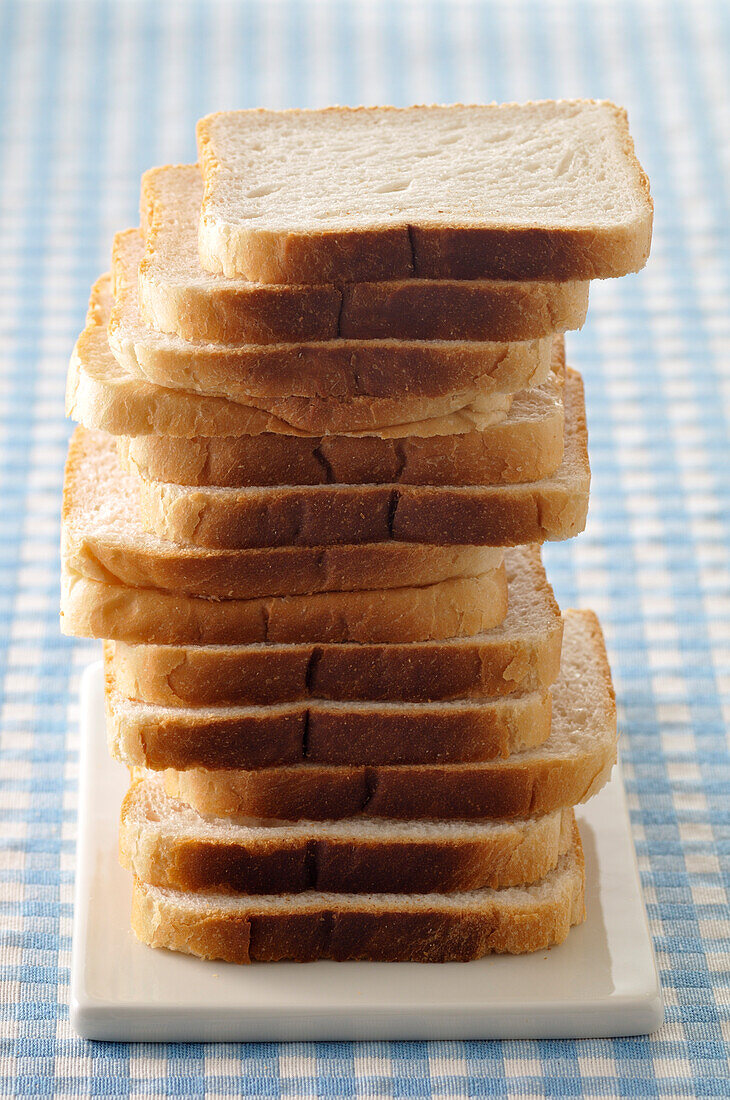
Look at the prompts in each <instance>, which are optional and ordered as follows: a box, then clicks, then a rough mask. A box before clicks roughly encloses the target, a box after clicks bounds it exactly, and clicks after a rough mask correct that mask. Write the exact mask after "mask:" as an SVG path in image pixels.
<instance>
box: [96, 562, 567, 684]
mask: <svg viewBox="0 0 730 1100" xmlns="http://www.w3.org/2000/svg"><path fill="white" fill-rule="evenodd" d="M505 568H506V572H507V578H508V583H509V591H508V596H507V615H506V617H505V620H504V622H503V623H502V624H501V625H500V626H498V627H495V628H493V629H492V630H491V631H489V632H488V633H484V634H480V635H478V636H477V637H474V638H470V639H468V640H467V639H463V640H461V639H458V640H457V639H455V640H452V641H449V642H409V643H405V644H398V643H395V642H390V643H388V644H387V645H372V644H367V643H363V642H361V643H359V644H357V645H352V644H350V643H345V644H342V645H338V644H323V645H322V644H320V645H315V644H308V645H302V644H299V645H295V644H290V645H264V646H261V645H259V646H234V647H230V648H225V647H210V646H179V645H170V646H155V645H128V644H126V643H124V642H107V643H106V644H107V646H108V647H109V649H110V650H111V651H112V653H113V660H114V670H115V676H116V679H117V684H118V687H119V690H120V692H121V693H122V694H123V695H125V696H127V697H128V698H130V699H139V700H142V701H144V702H147V703H157V704H160V705H162V706H211V705H212V706H247V705H253V706H256V705H265V704H267V703H280V702H290V701H293V700H296V699H307V698H320V699H373V700H377V699H380V700H384V701H386V700H391V701H393V700H402V701H412V702H426V701H429V700H437V699H459V698H483V697H485V696H496V695H509V694H511V693H513V692H518V691H522V692H527V691H538V690H541V689H544V688H547V687H549V686H550V685H551V684H552V683H553V682H554V680H555V679H556V677H557V675H558V671H559V668H560V647H561V642H562V637H563V623H562V619H561V617H560V611H559V609H558V605H557V603H556V602H555V598H554V596H553V592H552V589H551V587H550V585H549V584H548V581H547V578H546V576H545V572H544V570H543V568H542V563H541V561H540V550H539V548H538V547H535V546H533V547H521V548H520V549H519V550H516V551H509V552H508V553H507V554H506V555H505ZM515 586H518V587H515ZM523 586H524V587H525V588H526V593H525V594H523V592H522V591H521V590H522V588H523ZM528 607H529V608H530V609H531V610H532V611H535V609H537V615H536V621H534V622H532V621H525V620H524V616H523V617H522V618H520V617H519V615H520V611H521V609H526V608H528Z"/></svg>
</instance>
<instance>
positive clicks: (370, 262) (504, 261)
mask: <svg viewBox="0 0 730 1100" xmlns="http://www.w3.org/2000/svg"><path fill="white" fill-rule="evenodd" d="M585 102H595V101H585ZM459 106H460V105H459ZM504 106H508V105H504ZM525 106H528V105H525ZM606 106H607V107H608V108H609V109H610V110H611V112H612V114H613V116H614V121H615V125H616V127H617V130H618V133H619V136H620V140H621V142H622V145H623V150H624V154H625V156H626V158H627V161H628V162H629V164H630V165H631V169H632V172H633V174H634V177H635V183H636V186H637V188H638V189H639V191H640V192H641V193H642V196H643V199H644V212H643V214H642V216H641V217H640V218H639V219H638V220H637V221H636V223H635V224H631V225H620V224H617V225H613V226H604V227H601V228H599V227H597V226H589V227H585V228H580V227H575V228H571V227H564V226H553V227H550V226H544V225H542V226H541V225H539V224H535V225H531V226H529V225H528V226H512V227H509V226H493V227H492V226H489V225H485V224H480V223H479V222H474V223H471V224H469V223H468V222H467V224H464V225H456V224H454V225H443V224H437V223H429V219H428V218H424V219H423V221H422V222H419V224H413V223H405V224H397V222H395V223H394V221H393V220H390V221H387V222H385V221H384V223H383V224H381V225H377V224H372V225H370V226H368V227H352V228H342V229H337V230H332V229H327V228H323V229H322V230H320V231H319V232H317V233H313V232H310V231H306V232H297V231H296V229H292V228H289V229H286V230H282V231H280V232H277V231H273V230H265V229H257V228H255V222H254V223H250V222H249V223H238V224H235V223H226V222H221V221H220V220H218V219H217V218H216V217H215V215H214V214H211V213H210V212H209V204H210V202H211V196H212V195H213V194H214V193H215V187H216V182H217V176H218V175H219V174H220V173H221V171H222V168H223V166H222V164H221V161H220V159H219V157H218V155H217V153H216V151H215V142H214V139H213V136H212V132H211V131H212V126H213V125H214V122H215V119H216V117H217V116H216V115H208V116H207V117H206V118H203V119H200V121H199V122H198V125H197V137H198V156H199V160H200V164H201V170H202V172H203V178H204V185H205V187H204V195H203V206H202V211H201V220H200V238H199V246H200V259H201V263H202V264H203V266H204V267H205V268H206V269H207V270H208V271H212V272H216V271H223V272H225V273H226V274H227V275H228V276H234V275H242V276H245V277H246V278H248V279H252V280H254V281H256V282H262V283H338V282H366V281H370V280H374V281H381V280H394V279H404V278H412V277H414V276H417V277H420V278H430V279H477V278H485V279H492V278H496V279H518V280H520V279H551V280H556V281H558V282H561V281H564V280H567V279H603V278H612V277H615V276H621V275H626V274H628V273H629V272H632V271H638V270H640V268H642V267H643V266H644V264H645V263H646V260H647V258H648V256H649V249H650V246H651V234H652V217H653V204H652V200H651V196H650V194H649V181H648V179H647V176H646V174H645V172H644V171H643V169H642V167H641V165H640V164H639V162H638V160H637V158H636V154H635V151H634V143H633V140H632V138H631V136H630V134H629V129H628V118H627V115H626V112H625V111H624V110H622V109H621V108H618V107H615V106H614V105H613V104H606ZM424 109H425V110H427V109H428V108H423V107H411V108H408V110H410V111H413V112H418V111H423V110H424ZM326 110H327V111H328V112H340V113H341V114H343V115H344V114H346V113H348V112H351V111H352V110H361V111H366V110H368V108H354V109H353V108H340V107H331V108H326ZM379 110H381V111H385V110H396V108H379ZM220 113H221V114H224V113H225V112H220Z"/></svg>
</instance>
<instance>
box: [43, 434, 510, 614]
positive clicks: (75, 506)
mask: <svg viewBox="0 0 730 1100" xmlns="http://www.w3.org/2000/svg"><path fill="white" fill-rule="evenodd" d="M62 553H63V557H64V561H65V563H66V566H67V568H69V569H71V570H73V571H74V572H76V573H80V574H82V575H83V576H86V577H89V578H90V579H92V580H97V581H102V582H104V583H110V584H115V583H119V582H121V583H123V584H128V585H133V586H135V587H139V588H159V589H163V590H165V591H169V592H173V593H178V594H184V595H190V596H208V597H213V598H218V599H252V598H255V597H259V596H292V595H304V594H306V595H309V594H312V593H315V592H338V591H340V592H342V591H348V590H362V589H370V588H377V589H384V588H398V587H402V586H404V585H428V584H434V583H436V582H438V581H442V580H448V579H449V578H452V577H458V576H474V575H477V574H479V573H484V572H485V571H487V570H490V569H500V568H501V560H502V555H501V551H499V550H495V549H492V548H489V547H479V546H460V547H446V546H425V545H416V544H407V543H400V544H399V543H393V542H386V543H369V544H363V545H360V546H325V547H275V548H272V549H266V550H261V549H259V550H208V549H203V548H198V547H195V546H189V545H187V544H183V543H177V542H168V541H167V540H164V539H160V538H157V537H156V536H154V535H151V534H148V533H147V532H146V531H144V530H143V528H142V526H141V524H140V522H139V500H138V493H137V488H136V484H135V479H134V478H133V477H132V476H130V475H129V474H125V473H124V472H123V471H122V470H121V469H120V467H119V463H118V461H117V454H116V448H115V446H114V441H113V439H112V438H111V437H110V436H107V435H104V434H103V433H101V432H88V431H86V429H84V428H77V429H76V432H75V433H74V436H73V438H72V440H71V444H70V447H69V454H68V461H67V463H66V476H65V482H64V504H63V524H62Z"/></svg>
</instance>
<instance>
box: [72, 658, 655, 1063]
mask: <svg viewBox="0 0 730 1100" xmlns="http://www.w3.org/2000/svg"><path fill="white" fill-rule="evenodd" d="M81 722H82V750H81V772H80V800H79V839H78V852H77V867H76V904H75V914H74V933H73V962H72V975H71V1022H72V1024H73V1026H74V1028H75V1029H76V1031H77V1032H78V1033H79V1034H80V1035H82V1036H83V1037H84V1038H87V1039H112V1040H119V1041H123V1040H132V1041H134V1040H143V1041H146V1042H149V1041H176V1040H177V1041H205V1040H211V1041H218V1042H222V1041H226V1040H264V1041H267V1040H268V1041H273V1040H302V1039H331V1040H334V1039H515V1038H523V1039H541V1038H574V1039H578V1038H589V1037H594V1036H615V1035H640V1034H644V1033H646V1032H650V1031H653V1030H654V1029H655V1028H657V1027H659V1025H660V1024H661V1022H662V1017H663V1006H662V998H661V991H660V987H659V981H658V977H657V972H656V966H655V963H654V954H653V950H652V945H651V939H650V937H649V930H648V926H647V921H646V914H645V912H644V906H643V903H642V900H641V889H640V886H639V877H638V872H637V867H636V857H635V854H634V847H633V843H632V840H631V833H630V829H629V818H628V812H627V809H626V799H625V794H624V788H623V784H622V781H621V775H620V772H619V771H618V770H617V772H616V773H615V775H614V778H613V780H612V782H611V783H610V784H609V785H608V787H606V788H605V790H603V791H602V792H601V793H600V794H599V795H598V796H597V797H596V798H594V799H593V800H592V801H591V802H590V803H589V804H588V805H587V806H585V807H581V809H580V827H581V835H582V837H583V847H584V849H585V855H586V868H587V884H586V907H587V910H588V919H587V921H586V922H585V924H583V925H581V926H580V927H579V928H574V929H573V931H572V932H571V933H570V935H569V936H568V939H567V941H566V942H565V943H564V944H562V946H560V947H556V948H553V949H552V950H551V951H545V952H541V953H538V954H535V955H522V956H516V957H513V956H506V955H505V956H491V957H489V958H486V959H482V960H479V961H477V962H470V963H446V964H419V963H367V962H359V963H332V962H316V963H269V964H266V963H258V964H253V965H252V966H235V965H233V964H230V963H218V962H205V961H203V960H200V959H195V958H189V957H187V956H184V955H176V954H173V953H171V952H166V951H153V950H151V949H150V948H148V947H144V946H143V945H142V944H140V943H138V942H137V940H136V939H135V938H134V936H133V934H132V932H131V930H130V927H129V910H130V894H131V886H130V881H129V875H128V873H127V872H126V871H123V870H122V869H121V867H120V866H119V864H118V862H117V855H116V852H117V819H118V812H119V805H120V802H121V799H122V796H123V794H124V792H125V790H126V787H127V784H128V777H127V770H126V768H124V767H122V766H121V765H119V764H115V763H113V762H112V761H111V760H110V759H109V758H108V755H107V750H106V737H105V733H104V691H103V676H102V667H101V663H98V664H95V665H92V666H91V667H89V668H88V669H86V671H85V672H84V675H83V678H82V682H81Z"/></svg>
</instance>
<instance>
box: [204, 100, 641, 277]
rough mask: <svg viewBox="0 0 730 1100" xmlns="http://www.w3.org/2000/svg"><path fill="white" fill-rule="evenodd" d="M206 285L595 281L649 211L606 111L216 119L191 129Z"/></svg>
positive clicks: (614, 264) (469, 109) (637, 254)
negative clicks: (218, 275)
mask: <svg viewBox="0 0 730 1100" xmlns="http://www.w3.org/2000/svg"><path fill="white" fill-rule="evenodd" d="M197 134H198V154H199V160H200V164H201V169H202V173H203V179H204V184H205V190H204V196H203V203H202V209H201V218H200V235H199V251H200V259H201V262H202V265H203V267H204V268H206V270H208V271H220V272H223V273H224V274H226V275H227V276H229V277H232V276H235V275H242V276H245V277H246V278H248V279H251V280H253V281H256V282H262V283H319V282H324V283H330V282H334V283H338V282H360V281H365V280H381V279H402V278H407V277H412V276H414V275H416V276H420V277H425V278H436V279H474V278H505V279H555V280H559V281H560V280H565V279H595V278H605V277H608V276H617V275H625V274H627V273H628V272H630V271H637V270H638V269H639V268H641V267H643V265H644V263H645V262H646V259H647V256H648V254H649V247H650V243H651V228H652V203H651V198H650V196H649V184H648V180H647V178H646V176H645V174H644V172H643V170H642V168H641V165H640V164H639V162H638V160H637V159H636V156H635V154H634V146H633V142H632V140H631V138H630V136H629V131H628V122H627V118H626V113H625V111H623V110H621V109H619V108H617V107H615V106H614V105H613V104H611V103H608V102H605V101H596V100H558V101H542V102H534V103H523V104H515V103H508V104H502V105H499V106H498V105H496V104H492V105H490V106H451V107H441V106H430V107H410V108H406V109H398V108H392V107H370V108H350V107H333V108H328V109H326V110H317V111H301V110H289V111H268V110H247V111H223V112H220V113H218V114H213V115H208V116H207V117H206V118H203V119H201V120H200V122H199V123H198V130H197Z"/></svg>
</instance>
